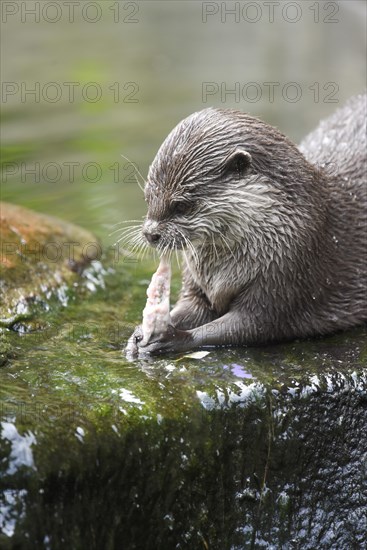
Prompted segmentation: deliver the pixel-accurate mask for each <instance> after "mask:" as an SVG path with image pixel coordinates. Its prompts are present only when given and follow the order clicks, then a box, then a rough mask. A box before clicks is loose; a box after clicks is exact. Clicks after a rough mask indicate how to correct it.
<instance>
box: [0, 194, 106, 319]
mask: <svg viewBox="0 0 367 550" xmlns="http://www.w3.org/2000/svg"><path fill="white" fill-rule="evenodd" d="M0 212H1V216H0V224H1V225H0V231H1V257H0V269H1V272H0V293H1V308H0V326H3V327H11V326H15V325H16V324H17V323H20V322H22V321H24V320H27V319H29V318H31V316H32V312H33V310H34V306H35V305H36V306H40V305H41V306H42V307H43V308H45V309H47V305H48V304H49V303H50V300H54V301H57V302H59V303H61V304H65V303H67V301H68V298H69V297H70V295H71V294H72V292H73V288H75V286H77V285H78V282H79V281H80V275H81V274H82V273H83V272H84V271H85V269H86V268H87V267H88V266H90V264H91V262H92V261H93V260H96V259H99V257H100V255H101V246H100V244H99V243H98V242H97V241H96V238H95V237H94V236H93V235H92V233H90V232H89V231H86V230H85V229H82V228H80V227H78V226H76V225H73V224H71V223H67V222H64V221H62V220H59V219H57V218H53V217H51V216H46V215H44V214H39V213H37V212H33V211H32V210H29V209H27V208H23V207H20V206H17V205H14V204H9V203H5V202H1V203H0Z"/></svg>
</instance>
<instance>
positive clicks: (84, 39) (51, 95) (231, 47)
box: [1, 0, 366, 245]
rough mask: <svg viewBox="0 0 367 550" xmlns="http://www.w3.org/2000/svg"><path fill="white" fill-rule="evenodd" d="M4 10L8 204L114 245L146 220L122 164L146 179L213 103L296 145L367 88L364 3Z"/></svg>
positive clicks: (54, 5) (104, 4)
mask: <svg viewBox="0 0 367 550" xmlns="http://www.w3.org/2000/svg"><path fill="white" fill-rule="evenodd" d="M72 4H74V5H72ZM37 5H38V7H37ZM1 8H2V14H1V15H2V36H3V38H2V43H3V48H2V81H3V84H2V110H3V116H2V181H1V183H2V193H1V194H2V199H3V200H7V201H11V202H14V203H17V204H20V205H24V206H29V207H31V208H33V209H35V210H38V211H41V212H46V213H49V214H53V215H57V216H60V217H62V218H64V219H67V220H70V221H73V222H76V223H78V224H79V225H81V226H84V227H86V228H89V229H91V230H93V231H94V232H95V233H96V234H97V235H98V237H100V238H101V239H102V241H103V242H104V243H105V244H106V245H112V244H113V241H114V237H113V236H112V237H109V236H108V235H109V233H111V231H112V228H113V225H114V224H116V223H118V222H120V221H122V220H126V219H130V218H137V217H140V216H142V215H143V214H144V210H145V204H144V200H143V197H142V193H141V191H140V190H139V188H138V186H137V184H136V181H135V177H134V174H133V172H135V169H134V167H133V166H132V165H131V164H129V163H128V161H127V160H125V159H124V158H123V157H122V156H121V155H123V156H124V157H127V158H128V159H130V161H132V162H133V163H135V165H136V166H137V167H138V168H139V170H140V171H141V173H142V174H143V176H144V177H145V175H146V173H147V169H148V166H149V163H150V162H151V160H152V159H153V157H154V155H155V153H156V151H157V149H158V147H159V146H160V144H161V142H162V141H163V139H164V138H165V137H166V135H167V134H168V132H169V131H170V130H171V129H172V128H173V127H174V126H175V125H176V123H177V122H178V121H179V120H180V119H182V118H183V117H185V116H187V115H189V114H190V113H192V112H193V111H196V110H200V109H202V108H205V107H208V106H210V105H214V106H221V107H232V108H233V107H234V108H237V109H239V110H243V111H247V112H250V113H252V114H254V115H256V116H259V117H261V118H263V119H264V120H266V121H267V122H269V123H271V124H273V125H276V126H278V127H279V128H280V129H281V130H282V131H283V132H284V133H285V134H287V135H288V136H289V137H290V138H292V139H293V140H295V141H296V142H298V141H299V140H300V139H301V138H302V136H304V135H305V134H306V133H307V132H308V131H310V130H311V129H312V128H313V127H314V126H315V125H316V124H317V122H318V120H319V119H320V118H322V117H324V116H327V115H328V114H329V113H331V112H333V111H334V110H335V109H336V108H337V107H338V105H340V104H342V103H343V102H344V101H345V100H346V99H347V98H348V97H349V96H350V95H352V94H355V93H358V92H360V91H363V90H364V88H365V85H366V69H365V50H366V23H365V22H366V13H365V12H366V2H365V1H364V0H356V1H354V0H346V1H341V2H324V1H320V2H315V1H312V2H311V1H310V2H309V1H304V0H302V1H298V2H287V1H281V2H260V1H258V2H226V3H223V2H200V1H197V0H195V1H185V2H179V1H169V2H168V1H152V0H149V1H139V2H113V1H108V0H106V1H100V2H86V1H81V2H69V3H65V2H61V1H60V2H47V1H42V2H32V1H28V2H2V6H1ZM233 10H234V11H233ZM270 82H273V83H278V84H276V85H275V86H274V88H273V90H274V97H273V98H272V97H271V94H270V90H271V86H270V85H269V84H266V83H270ZM208 83H209V84H208ZM236 83H237V84H236ZM249 83H252V84H250V85H249ZM208 86H209V88H208ZM206 87H207V88H206ZM236 87H237V88H236ZM205 89H206V90H207V91H208V89H209V90H211V95H209V96H207V97H205V96H203V90H204V91H205ZM32 90H33V93H32ZM221 90H222V93H221ZM226 90H227V92H228V93H225V92H226ZM231 90H232V91H233V90H235V91H236V93H230V91H231ZM299 92H300V96H299V97H296V95H297V94H298V95H299ZM287 96H288V97H287ZM295 98H296V99H298V100H297V101H295V100H294V99H295Z"/></svg>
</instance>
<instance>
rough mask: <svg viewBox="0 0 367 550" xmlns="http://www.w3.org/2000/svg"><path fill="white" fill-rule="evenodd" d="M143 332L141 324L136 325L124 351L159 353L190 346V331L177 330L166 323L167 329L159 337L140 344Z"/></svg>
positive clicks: (186, 348) (189, 347)
mask: <svg viewBox="0 0 367 550" xmlns="http://www.w3.org/2000/svg"><path fill="white" fill-rule="evenodd" d="M142 340H143V334H142V330H141V326H140V327H137V328H136V329H135V331H134V333H133V335H132V336H131V337H130V339H129V342H128V345H127V347H126V353H127V354H129V355H130V356H133V357H136V356H138V355H139V356H142V357H143V356H144V355H159V354H162V353H170V352H179V351H186V350H190V349H191V347H192V336H191V334H190V332H188V331H185V330H179V329H177V328H175V327H174V326H172V325H168V327H167V330H166V332H165V333H164V334H162V335H161V336H160V337H159V338H157V339H155V340H154V339H153V341H151V342H148V344H145V345H142V344H141V342H142Z"/></svg>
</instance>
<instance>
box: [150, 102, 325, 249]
mask: <svg viewBox="0 0 367 550" xmlns="http://www.w3.org/2000/svg"><path fill="white" fill-rule="evenodd" d="M300 174H301V177H300ZM302 179H303V180H304V181H302ZM313 179H314V174H313V169H312V167H311V166H310V165H309V164H308V163H307V162H306V160H305V159H304V157H303V156H302V154H301V153H300V152H299V151H298V149H297V148H296V147H295V146H294V145H293V144H292V143H291V142H290V141H289V140H288V139H287V138H286V137H285V136H283V135H282V134H281V133H280V132H278V131H277V130H276V129H274V128H272V127H271V126H268V125H267V124H265V123H263V122H261V121H260V120H258V119H256V118H253V117H251V116H249V115H246V114H245V113H241V112H237V111H232V110H221V109H205V110H203V111H200V112H198V113H194V114H193V115H191V116H189V117H188V118H186V119H184V120H183V121H182V122H180V123H179V124H178V125H177V126H176V128H174V129H173V130H172V132H171V133H170V134H169V136H168V137H167V138H166V140H165V141H164V142H163V144H162V146H161V147H160V149H159V151H158V153H157V155H156V157H155V159H154V161H153V163H152V165H151V166H150V169H149V173H148V178H147V183H146V187H145V199H146V201H147V203H148V212H147V216H146V220H145V223H144V226H143V234H144V236H145V238H146V240H147V241H148V242H149V244H151V245H152V246H155V247H156V248H157V249H158V250H160V251H163V250H168V249H172V248H178V249H181V248H188V247H191V248H192V246H193V247H195V248H196V246H199V245H209V246H213V247H218V246H221V245H222V246H223V247H225V246H226V247H228V244H231V245H232V244H233V243H235V242H237V243H241V244H242V245H243V246H246V243H247V247H250V246H251V247H252V249H254V248H255V249H256V248H257V246H256V244H255V243H256V242H257V241H258V240H259V236H261V240H262V244H264V238H265V242H266V244H270V243H269V239H271V238H274V239H278V236H277V235H276V233H279V232H280V234H281V233H282V232H283V234H286V233H287V232H289V227H290V226H292V224H293V225H297V223H296V222H295V217H296V216H295V213H294V207H295V205H297V207H298V210H299V209H300V208H302V205H303V204H304V206H305V208H306V209H307V208H308V207H309V203H310V200H309V195H310V194H311V195H312V193H311V189H310V188H311V187H312V185H313V184H312V182H313ZM303 220H304V217H303ZM283 226H284V227H283ZM278 230H279V231H278ZM274 232H275V234H274ZM250 241H252V242H251V245H250V244H249V243H250Z"/></svg>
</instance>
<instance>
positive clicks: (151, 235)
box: [143, 231, 161, 244]
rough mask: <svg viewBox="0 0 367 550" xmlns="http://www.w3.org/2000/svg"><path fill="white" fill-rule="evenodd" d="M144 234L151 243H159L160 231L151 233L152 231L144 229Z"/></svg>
mask: <svg viewBox="0 0 367 550" xmlns="http://www.w3.org/2000/svg"><path fill="white" fill-rule="evenodd" d="M143 235H144V237H145V238H146V240H147V241H148V243H149V244H157V243H158V241H159V239H160V238H161V236H160V234H159V233H150V231H143Z"/></svg>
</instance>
